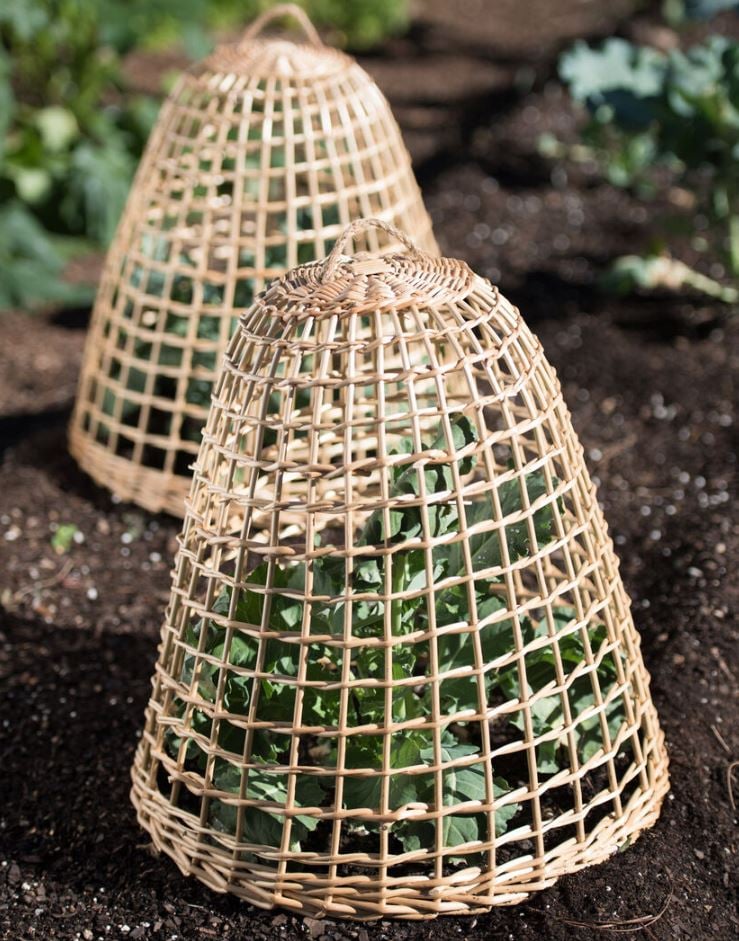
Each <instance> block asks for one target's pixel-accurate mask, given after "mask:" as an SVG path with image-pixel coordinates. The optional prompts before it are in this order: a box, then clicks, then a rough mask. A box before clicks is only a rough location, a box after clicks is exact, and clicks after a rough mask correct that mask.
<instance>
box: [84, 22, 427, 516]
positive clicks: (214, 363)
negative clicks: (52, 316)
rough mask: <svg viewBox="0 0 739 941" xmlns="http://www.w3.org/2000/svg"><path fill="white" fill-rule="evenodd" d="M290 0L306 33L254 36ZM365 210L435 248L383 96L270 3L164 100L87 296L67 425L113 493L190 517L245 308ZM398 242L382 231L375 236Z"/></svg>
mask: <svg viewBox="0 0 739 941" xmlns="http://www.w3.org/2000/svg"><path fill="white" fill-rule="evenodd" d="M288 14H289V15H290V16H292V17H293V18H294V19H296V20H297V21H298V22H299V24H300V25H301V26H302V29H303V31H304V33H305V40H304V41H303V42H298V43H296V42H292V41H289V40H287V39H285V38H284V37H279V36H278V37H270V36H264V35H262V30H263V29H264V27H265V26H267V25H268V23H269V21H270V20H273V19H275V18H279V17H281V16H283V15H288ZM362 215H378V216H382V217H383V218H384V219H387V220H390V221H392V222H395V223H397V224H398V225H399V226H401V227H403V228H404V229H406V230H407V231H409V232H411V233H412V234H413V235H414V237H415V238H416V240H417V241H418V243H419V244H420V245H422V246H423V247H425V248H427V249H429V250H431V251H435V250H436V246H435V242H434V238H433V235H432V232H431V225H430V221H429V218H428V216H427V214H426V211H425V209H424V207H423V203H422V200H421V196H420V192H419V190H418V186H417V184H416V181H415V179H414V176H413V172H412V170H411V166H410V158H409V156H408V153H407V151H406V149H405V146H404V145H403V142H402V139H401V136H400V132H399V129H398V126H397V124H396V123H395V120H394V118H393V116H392V114H391V112H390V108H389V106H388V104H387V101H386V100H385V98H384V97H383V96H382V94H381V92H380V91H379V89H378V88H377V86H376V85H375V84H374V82H373V81H372V80H371V79H370V77H369V76H368V75H367V74H366V73H365V72H364V71H363V70H362V69H361V68H360V67H359V65H357V63H356V62H355V61H354V60H352V59H351V58H349V57H347V56H346V55H344V54H342V53H340V52H338V51H336V50H334V49H330V48H327V47H325V46H324V45H323V44H322V43H321V40H320V38H319V36H318V34H317V33H316V31H315V29H314V28H313V26H312V25H311V23H310V21H308V20H307V18H306V16H305V14H304V12H303V11H302V10H301V9H300V8H299V7H296V6H294V5H291V4H288V5H284V6H282V5H281V6H278V7H274V8H273V9H272V10H270V11H269V12H268V13H267V14H265V15H263V16H262V17H260V18H259V19H258V20H257V21H255V22H254V24H253V25H252V27H251V28H250V29H249V30H248V31H247V32H246V35H245V36H244V38H243V40H242V41H241V42H240V43H237V44H235V45H224V46H220V47H218V48H217V49H216V50H215V52H214V53H213V54H212V55H211V56H210V57H209V58H207V59H205V60H204V61H203V62H202V63H200V64H199V65H198V66H197V67H195V68H193V69H191V70H189V71H187V72H186V73H185V74H184V75H183V76H182V78H181V79H180V81H179V83H178V84H177V86H176V88H175V89H174V91H173V92H172V94H171V95H170V96H169V98H168V99H167V101H166V102H165V103H164V105H163V107H162V111H161V114H160V117H159V120H158V122H157V126H156V128H155V130H154V132H153V134H152V136H151V139H150V141H149V143H148V145H147V149H146V152H145V154H144V157H143V159H142V162H141V166H140V168H139V171H138V174H137V176H136V180H135V182H134V186H133V189H132V192H131V194H130V196H129V199H128V203H127V206H126V210H125V212H124V215H123V218H122V220H121V223H120V225H119V228H118V231H117V233H116V236H115V239H114V241H113V244H112V246H111V249H110V252H109V255H108V259H107V263H106V266H105V271H104V275H103V278H102V282H101V285H100V289H99V292H98V296H97V300H96V304H95V309H94V312H93V317H92V324H91V328H90V333H89V337H88V342H87V346H86V349H85V355H84V361H83V367H82V374H81V380H80V386H79V391H78V395H77V403H76V407H75V411H74V415H73V418H72V423H71V428H70V447H71V451H72V453H73V455H74V456H75V457H76V459H77V460H78V461H79V463H80V464H81V466H82V467H83V468H84V469H85V470H86V471H87V472H88V473H90V474H91V476H92V477H93V478H94V479H95V480H96V481H98V482H99V483H102V484H103V485H104V486H107V487H109V488H110V489H111V490H113V492H114V493H116V494H117V495H118V496H119V497H121V498H123V499H127V500H132V501H134V502H136V503H139V504H140V505H141V506H144V507H146V508H147V509H149V510H153V511H158V510H162V509H163V510H167V511H168V512H170V513H173V514H175V515H180V516H181V515H182V514H183V512H184V502H183V501H184V497H185V495H186V493H187V490H188V487H189V483H190V479H191V471H190V466H191V464H192V462H193V460H194V458H195V456H196V454H197V451H198V446H199V443H200V432H201V428H202V425H203V424H204V423H205V419H206V417H207V414H208V406H209V404H210V394H211V390H212V386H213V382H214V380H215V376H216V370H217V368H218V365H219V363H220V360H221V357H222V355H223V353H224V351H225V348H226V345H227V343H228V340H229V338H230V336H231V334H232V332H233V329H234V326H235V324H236V320H237V317H238V315H239V314H240V313H241V312H243V310H244V309H245V308H247V307H248V306H249V305H250V304H251V303H252V300H253V298H254V297H255V296H256V294H257V293H258V292H259V291H260V290H261V289H262V287H263V286H264V284H265V283H266V282H268V281H269V280H270V279H271V278H273V277H275V276H277V275H281V274H284V272H285V271H286V270H287V269H288V268H292V267H294V266H295V265H297V264H300V263H303V262H306V261H310V260H312V259H314V258H320V257H322V256H323V255H325V254H326V252H327V251H328V250H329V249H330V248H331V246H332V245H333V243H334V240H335V239H336V237H337V235H338V234H339V233H340V232H341V230H342V229H343V227H344V226H345V225H347V224H348V223H349V222H350V221H351V220H353V219H355V218H357V217H359V216H362ZM392 244H393V243H392V240H391V239H388V238H387V236H386V235H385V233H383V232H373V233H370V234H369V235H368V238H367V242H366V246H365V247H366V248H368V249H371V250H382V249H388V248H392Z"/></svg>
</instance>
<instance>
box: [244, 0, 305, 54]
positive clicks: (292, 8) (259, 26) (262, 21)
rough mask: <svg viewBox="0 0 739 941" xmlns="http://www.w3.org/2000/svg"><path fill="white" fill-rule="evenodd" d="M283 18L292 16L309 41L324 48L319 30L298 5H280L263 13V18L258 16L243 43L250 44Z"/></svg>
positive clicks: (246, 33)
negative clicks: (264, 30) (266, 27)
mask: <svg viewBox="0 0 739 941" xmlns="http://www.w3.org/2000/svg"><path fill="white" fill-rule="evenodd" d="M283 16H291V17H292V18H293V19H294V20H295V21H296V22H298V23H299V24H300V26H301V27H302V29H303V32H304V33H305V35H306V37H307V39H308V41H309V42H311V43H313V45H314V46H323V42H322V41H321V37H320V36H319V35H318V30H317V29H316V28H315V26H314V25H313V24H312V23H311V21H310V19H309V18H308V14H307V13H306V12H305V10H304V9H303V8H302V7H299V6H298V5H297V3H278V4H277V6H276V7H272V9H271V10H265V11H264V13H262V15H261V16H258V17H257V18H256V19H255V20H254V22H253V23H252V24H251V26H250V27H249V28H248V29H247V31H246V32H245V33H244V36H243V39H242V40H241V41H242V42H248V41H249V40H250V39H256V38H257V36H258V35H259V34H260V33H261V32H262V31H263V29H264V28H265V26H267V25H268V24H269V23H272V22H273V21H274V20H276V19H279V18H280V17H283Z"/></svg>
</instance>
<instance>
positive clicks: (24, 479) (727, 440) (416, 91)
mask: <svg viewBox="0 0 739 941" xmlns="http://www.w3.org/2000/svg"><path fill="white" fill-rule="evenodd" d="M629 6H630V4H629V3H627V2H622V0H613V2H610V3H608V4H604V3H597V2H583V0H557V3H552V2H551V0H528V2H523V0H499V2H495V3H493V2H489V3H484V2H481V0H478V2H477V3H473V2H471V0H470V2H462V0H458V2H456V3H452V2H449V0H434V2H427V3H426V4H420V3H419V7H422V8H423V11H424V12H423V13H422V15H421V16H420V18H419V20H418V22H417V24H416V25H414V27H413V29H412V30H411V33H410V35H409V36H408V37H406V38H404V39H402V40H398V41H396V42H393V43H392V44H390V46H389V51H388V52H386V53H385V54H383V55H382V56H379V55H378V56H374V57H367V58H366V60H365V64H366V66H367V68H368V69H369V70H370V71H371V72H373V73H374V74H375V75H376V76H377V77H378V80H379V82H380V84H381V85H382V86H383V88H384V89H385V90H386V91H387V93H388V95H389V97H390V98H391V101H392V103H393V105H394V107H395V108H396V111H397V114H398V116H399V119H400V121H401V124H402V125H403V129H404V131H405V132H406V134H407V138H408V141H409V144H410V146H411V149H412V151H413V155H414V159H415V161H416V166H417V170H418V174H419V178H420V181H421V183H422V186H423V188H424V193H425V196H426V197H427V200H428V205H429V208H430V210H431V212H432V214H433V217H434V223H435V227H436V232H437V234H438V236H439V240H440V242H441V244H442V248H443V249H444V250H445V251H446V252H448V253H449V254H456V255H460V256H462V257H464V258H466V259H467V261H469V262H470V264H472V265H473V267H475V268H476V269H477V270H478V271H480V272H481V273H482V274H485V275H487V276H488V277H490V278H491V279H493V280H494V281H496V282H498V283H499V284H500V285H501V287H502V288H503V290H504V291H505V292H506V293H507V294H508V295H509V296H510V297H511V298H512V300H513V301H514V302H515V303H517V304H518V305H519V306H520V307H521V309H522V310H523V312H524V315H525V316H526V317H527V318H528V319H529V320H530V322H532V323H533V325H534V327H535V329H536V330H537V332H538V333H539V336H540V337H541V339H542V341H543V343H544V346H545V348H546V351H547V353H548V355H549V357H550V358H551V360H552V361H553V363H554V364H555V366H556V367H557V369H558V370H559V373H560V376H561V379H562V382H563V386H564V391H565V396H566V398H567V401H568V402H569V404H570V407H571V409H572V412H573V419H574V422H575V426H576V428H577V431H578V432H579V434H580V436H581V438H582V440H583V443H584V445H585V449H586V452H587V454H588V456H589V463H590V466H591V468H592V471H593V473H594V475H595V476H596V477H597V479H598V480H599V482H600V495H601V498H602V500H603V503H604V506H605V510H606V514H607V516H608V519H609V521H610V525H611V529H612V532H613V535H614V537H615V540H616V543H617V549H618V551H619V554H620V556H621V559H622V572H623V577H624V579H625V581H626V585H627V588H628V590H629V592H630V594H631V596H632V598H633V601H634V611H635V615H636V620H637V623H638V626H639V627H640V629H641V634H642V638H643V649H644V656H645V658H646V661H647V664H648V667H649V669H650V671H651V673H652V678H653V684H652V689H653V693H654V697H655V699H656V702H657V706H658V709H659V711H660V715H661V718H662V722H663V725H664V728H665V731H666V734H667V740H668V744H669V748H670V755H671V773H672V793H671V794H670V796H669V798H668V799H667V801H666V803H665V807H664V811H663V814H662V817H661V819H660V820H659V822H658V823H657V825H656V826H655V827H654V829H653V830H652V831H650V832H649V833H647V834H646V835H645V836H643V837H642V838H641V839H640V840H639V841H638V843H637V844H636V845H635V846H634V847H633V848H630V849H628V850H627V851H626V852H624V853H622V854H619V855H618V856H617V857H616V858H613V859H611V860H610V861H609V862H607V863H604V864H603V865H600V866H597V867H595V868H592V869H590V870H586V871H584V872H582V873H580V874H577V875H574V876H571V877H568V878H564V879H562V880H561V881H560V882H559V883H557V885H556V886H555V887H554V888H552V889H550V890H549V891H547V892H544V893H542V894H540V895H538V896H537V897H535V898H533V899H532V900H531V901H530V902H528V903H527V904H524V905H520V906H518V907H515V908H510V909H499V910H497V911H495V912H494V913H493V914H491V915H489V916H485V917H478V918H474V919H442V920H440V921H438V922H436V923H420V924H409V923H398V924H393V923H390V922H381V923H378V924H371V925H364V926H363V925H353V924H350V923H340V922H334V921H328V920H326V921H310V920H309V921H303V920H301V919H299V918H296V917H294V916H292V915H289V914H285V913H281V912H277V911H276V912H266V913H265V912H259V911H256V910H254V909H252V908H250V907H249V906H247V905H245V904H241V903H239V902H237V901H235V900H232V899H230V898H227V897H223V896H217V895H214V894H212V893H210V892H209V891H208V890H206V889H205V888H203V887H202V886H201V885H200V884H199V883H197V882H196V881H194V880H189V879H186V878H184V877H182V876H181V875H180V874H179V873H178V871H177V870H176V869H175V867H174V865H173V864H172V863H171V862H169V861H168V860H167V859H155V858H154V857H153V856H152V855H150V853H149V852H148V850H147V841H146V838H145V835H144V834H143V832H142V831H140V830H139V829H138V827H137V825H136V822H135V819H134V814H133V811H132V809H131V805H130V804H129V801H128V787H129V783H128V781H129V779H128V769H129V765H130V762H131V758H132V754H133V750H134V746H135V742H136V736H137V733H138V730H139V728H140V725H141V719H142V714H143V710H144V706H145V702H146V699H147V695H148V690H149V676H150V673H151V668H152V664H153V661H154V657H155V649H156V644H157V635H158V631H159V625H160V621H161V619H162V613H163V607H164V605H165V603H166V598H167V591H168V585H169V568H170V562H171V559H172V555H173V552H174V550H175V537H176V534H177V529H178V526H177V523H176V521H174V520H171V519H169V518H166V517H153V516H151V515H149V514H146V513H144V512H142V511H140V510H138V509H136V508H134V507H131V506H127V505H123V504H119V503H116V502H114V501H113V500H111V498H110V497H109V495H108V494H107V493H106V492H105V491H103V490H101V489H98V488H95V487H94V486H92V484H91V483H90V481H89V480H88V479H87V478H86V477H85V475H84V474H82V473H81V472H80V471H79V470H78V469H77V468H76V466H75V464H74V463H73V461H72V460H71V458H70V457H69V455H68V454H67V452H66V447H65V425H66V422H67V420H68V416H69V410H70V406H71V402H72V398H73V394H74V387H75V380H76V372H77V368H78V364H79V359H80V354H81V347H82V342H83V338H84V328H85V326H86V322H87V314H86V312H72V313H65V314H58V313H53V312H51V313H48V314H47V315H39V316H35V317H30V316H28V315H21V314H18V315H11V314H8V315H3V317H2V321H0V445H1V449H2V453H3V462H2V464H1V465H0V572H1V573H2V574H1V575H0V591H1V592H2V595H1V597H0V601H1V602H2V608H0V630H1V632H2V647H1V648H0V649H1V650H2V665H1V666H0V670H1V672H2V676H3V682H2V687H1V689H0V698H1V700H2V705H1V706H0V721H2V734H1V738H0V762H1V765H0V781H1V782H2V788H1V796H0V937H1V938H3V939H14V941H15V939H18V941H21V939H23V941H25V939H30V938H34V939H54V941H55V939H60V941H62V939H64V941H67V939H69V941H73V939H74V941H78V939H85V941H90V939H106V941H107V939H152V941H164V939H172V941H174V939H183V941H190V939H205V938H218V939H259V938H284V939H291V938H300V937H305V938H318V939H321V938H356V939H359V941H365V939H369V938H378V939H379V938H382V939H385V938H388V939H406V938H407V939H422V938H431V937H433V938H435V939H439V941H444V939H451V938H460V937H468V938H470V939H473V938H486V939H487V938H490V939H496V941H524V939H533V938H536V939H565V938H567V939H583V941H586V939H591V938H592V939H599V938H605V937H608V936H609V935H612V934H613V933H614V926H616V927H618V928H619V930H620V931H624V930H625V931H626V936H627V937H632V936H635V935H636V934H641V935H642V936H643V937H645V938H648V939H651V941H655V939H659V941H679V939H685V941H700V939H713V941H722V939H727V941H728V939H730V938H734V937H736V936H737V931H738V930H739V920H738V919H737V916H736V911H735V908H734V907H733V904H734V901H735V898H734V895H733V887H735V886H736V884H737V870H736V860H737V849H738V848H739V837H738V836H737V831H736V829H735V826H736V823H737V813H736V810H735V808H734V806H733V800H734V799H736V800H737V801H739V774H737V775H735V780H734V798H733V797H732V793H731V786H730V783H729V778H728V775H729V767H730V764H731V762H732V761H734V760H736V759H737V758H739V723H738V722H737V719H738V718H739V710H738V709H737V700H736V673H737V670H738V669H739V664H738V663H737V657H736V651H737V631H736V623H735V620H734V618H735V615H736V610H737V601H738V600H739V583H738V581H737V577H736V571H737V567H739V520H738V519H737V514H736V509H735V503H734V498H735V497H736V454H737V451H738V448H737V444H738V441H737V432H736V422H737V415H736V401H737V400H736V390H735V387H734V377H735V376H736V375H737V369H738V368H739V318H736V317H734V318H733V319H732V318H731V317H730V316H728V315H727V312H726V310H724V309H719V308H718V307H717V306H715V305H707V304H705V303H704V302H702V301H701V300H700V299H697V298H694V299H691V298H685V297H683V298H681V299H676V298H675V297H671V296H668V295H664V296H659V297H650V298H648V299H647V298H636V299H634V298H632V299H629V300H628V301H616V300H614V299H612V298H608V297H604V296H603V295H601V294H600V293H599V292H598V291H597V289H596V286H595V278H596V272H597V270H598V268H599V266H600V265H601V263H602V262H603V261H604V260H606V259H608V258H610V257H612V256H614V255H617V254H620V253H626V252H629V251H634V250H636V249H637V248H638V246H639V245H640V244H644V240H645V238H648V236H649V233H650V232H651V231H653V230H656V226H657V224H658V222H659V219H660V218H666V217H668V216H669V215H670V213H672V212H674V211H676V209H677V208H678V206H679V204H680V202H681V201H684V199H685V194H680V193H677V194H673V195H672V202H670V200H665V201H663V202H661V203H658V204H656V205H654V206H652V205H649V206H646V205H644V204H643V203H640V202H638V201H636V200H634V199H632V198H630V197H629V196H627V195H625V194H624V193H621V192H617V191H615V190H613V189H612V188H611V187H609V186H607V185H605V184H603V183H602V182H601V181H600V179H599V177H598V175H597V173H596V172H595V171H594V169H593V168H588V167H587V166H586V167H583V168H579V169H577V170H576V172H572V170H571V169H570V168H568V169H567V170H564V169H562V168H554V169H553V168H552V166H550V165H549V164H547V163H546V162H545V161H544V160H543V159H542V158H540V157H539V156H538V155H537V150H536V141H537V138H538V136H539V134H541V133H542V132H543V131H555V132H556V133H557V134H558V135H559V136H561V137H563V138H565V139H566V138H568V136H569V137H571V136H572V135H573V133H574V129H575V127H576V117H575V116H574V115H573V113H572V112H571V110H570V109H569V107H568V105H567V103H566V101H565V99H564V97H563V95H562V94H561V93H560V92H558V91H557V89H556V84H555V82H554V74H555V73H554V62H555V60H556V55H557V53H558V51H559V50H560V49H561V48H562V47H563V46H564V45H566V44H567V43H568V42H569V41H570V40H571V38H572V37H574V36H576V35H581V36H582V35H587V36H590V37H597V36H599V35H606V34H612V33H614V32H618V33H621V34H627V35H629V34H630V35H633V34H634V33H635V32H637V33H638V32H641V33H643V32H644V31H645V30H646V31H647V32H648V33H650V35H651V36H652V38H655V36H656V39H657V41H660V42H662V43H670V42H672V41H674V36H673V35H672V34H670V33H664V32H663V31H659V30H658V32H657V33H656V34H655V32H654V30H655V26H654V24H652V23H651V22H650V21H649V20H648V19H644V20H642V21H641V22H639V21H634V20H627V19H624V17H625V16H626V13H627V11H628V8H629ZM719 22H723V23H724V25H726V26H727V28H732V29H734V28H735V27H734V26H731V21H730V20H727V19H724V20H723V21H719ZM650 31H651V32H650ZM688 195H689V194H688ZM691 222H692V224H693V226H695V227H698V228H700V227H701V226H702V225H703V224H704V223H703V221H702V220H701V219H700V218H697V219H691ZM688 260H693V261H697V262H698V263H701V262H700V259H698V258H696V259H690V258H689V259H688ZM60 523H74V524H75V525H76V527H77V529H78V536H77V538H78V539H79V542H73V543H72V545H71V547H70V548H69V550H68V551H66V552H64V553H62V554H57V553H56V552H55V551H54V549H53V548H52V544H51V539H52V536H53V532H54V530H55V528H56V526H57V525H58V524H60ZM658 916H659V917H658ZM651 919H655V920H653V921H652V920H651Z"/></svg>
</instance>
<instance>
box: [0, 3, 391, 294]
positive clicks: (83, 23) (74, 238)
mask: <svg viewBox="0 0 739 941" xmlns="http://www.w3.org/2000/svg"><path fill="white" fill-rule="evenodd" d="M273 5H274V4H273V3H272V2H265V0H3V2H2V3H1V4H0V262H1V263H2V264H3V268H4V271H5V274H4V276H3V278H2V279H0V309H6V308H10V307H18V306H20V307H27V308H28V307H33V306H36V305H38V304H41V303H46V302H53V303H57V304H64V303H71V304H78V303H82V302H84V301H86V300H89V299H90V296H91V288H89V287H84V286H83V287H80V286H77V287H74V288H72V287H70V286H69V285H65V284H63V283H61V282H60V273H61V271H62V269H63V267H64V263H65V261H66V260H67V259H68V258H69V257H70V256H72V255H74V254H76V253H79V252H81V251H84V250H90V249H95V248H103V247H105V246H106V245H107V244H108V243H109V242H110V239H111V238H112V235H113V232H114V230H115V226H116V223H117V221H118V218H119V216H120V213H121V210H122V208H123V205H124V202H125V199H126V195H127V193H128V188H129V186H130V183H131V179H132V176H133V173H134V170H135V167H136V163H137V160H138V157H139V155H140V154H141V151H142V149H143V146H144V144H145V142H146V139H147V136H148V133H149V131H150V129H151V127H152V125H153V122H154V120H155V118H156V114H157V110H158V102H157V101H156V100H154V99H152V98H150V97H148V96H145V95H141V94H135V93H132V92H131V91H130V89H129V88H127V86H126V81H125V77H124V70H123V68H122V64H123V57H124V56H125V55H126V54H127V53H129V52H131V51H132V50H134V49H158V48H163V47H167V46H171V45H175V44H177V45H180V46H181V47H182V48H184V50H185V52H186V53H187V55H188V56H189V57H191V58H193V59H195V58H199V57H201V56H203V55H205V54H207V52H208V51H209V50H210V49H211V48H212V45H213V35H214V33H215V32H216V31H217V30H219V29H237V28H238V27H239V26H240V25H242V24H246V23H248V21H249V20H250V19H251V18H252V17H253V16H255V15H256V14H258V13H259V12H261V11H262V10H263V9H265V8H269V7H271V6H273ZM302 5H303V6H305V7H306V8H307V10H308V12H309V14H310V15H311V17H312V18H313V20H314V22H316V23H317V24H318V25H320V26H324V27H326V31H327V35H328V37H329V39H330V41H331V42H334V43H337V44H339V45H345V46H349V47H352V48H357V49H361V48H367V47H370V46H372V45H374V44H376V43H378V42H379V41H380V40H382V39H383V38H384V37H385V36H387V35H388V34H390V33H392V32H397V31H400V30H402V29H403V28H404V26H405V25H406V21H407V8H406V3H405V2H404V0H305V2H304V3H303V4H302Z"/></svg>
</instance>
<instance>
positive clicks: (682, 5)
mask: <svg viewBox="0 0 739 941" xmlns="http://www.w3.org/2000/svg"><path fill="white" fill-rule="evenodd" d="M737 8H739V0H664V2H663V4H662V13H663V15H664V17H665V19H666V20H667V22H668V23H671V24H672V25H673V26H680V25H681V24H682V23H684V22H685V21H686V20H710V19H711V17H712V16H716V15H717V14H718V13H724V12H725V11H726V10H735V9H737Z"/></svg>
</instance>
